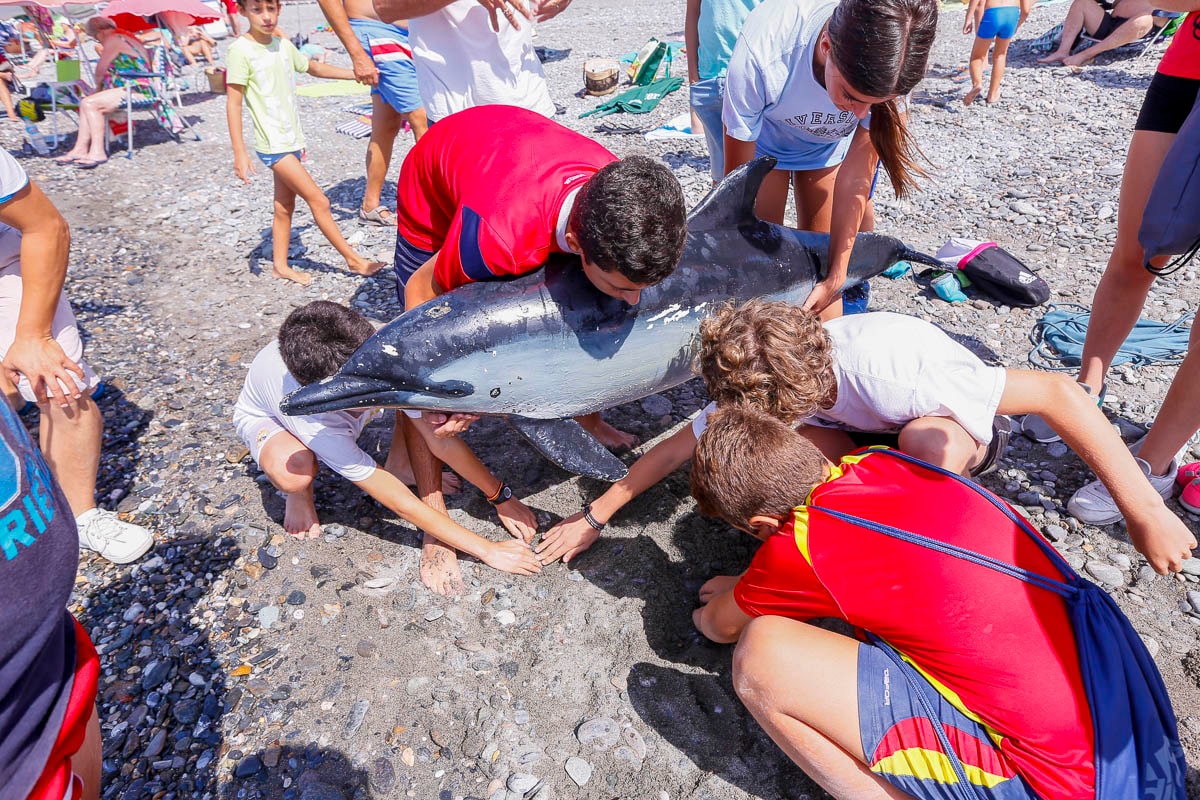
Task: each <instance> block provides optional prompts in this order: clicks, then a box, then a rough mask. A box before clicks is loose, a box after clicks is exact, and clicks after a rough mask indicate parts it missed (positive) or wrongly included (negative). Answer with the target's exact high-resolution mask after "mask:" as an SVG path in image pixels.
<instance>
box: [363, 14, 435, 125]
mask: <svg viewBox="0 0 1200 800" xmlns="http://www.w3.org/2000/svg"><path fill="white" fill-rule="evenodd" d="M350 29H351V30H353V31H354V35H355V36H356V37H357V38H358V43H359V44H361V45H362V46H363V49H364V50H366V51H367V55H369V56H371V60H372V61H374V62H375V67H376V68H377V69H378V70H379V83H378V84H376V85H375V86H374V87H373V88H372V89H371V94H372V95H379V96H380V97H382V98H383V102H385V103H387V104H388V105H389V106H391V107H392V108H394V109H396V111H398V112H399V113H401V114H407V113H408V112H410V111H416V110H417V109H418V108H420V107H421V93H420V92H419V91H418V90H417V68H416V67H415V66H414V65H413V60H412V48H411V47H410V46H409V44H408V31H407V30H405V29H404V28H401V27H400V26H399V25H388V24H387V23H386V22H380V21H379V20H377V19H357V18H355V19H351V20H350Z"/></svg>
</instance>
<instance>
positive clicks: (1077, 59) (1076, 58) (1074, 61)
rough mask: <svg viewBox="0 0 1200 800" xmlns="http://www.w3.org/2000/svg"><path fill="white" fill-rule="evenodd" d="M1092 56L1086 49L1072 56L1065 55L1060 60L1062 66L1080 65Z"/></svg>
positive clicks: (1088, 60)
mask: <svg viewBox="0 0 1200 800" xmlns="http://www.w3.org/2000/svg"><path fill="white" fill-rule="evenodd" d="M1092 58H1093V56H1089V55H1088V51H1087V50H1084V51H1083V52H1082V53H1076V54H1075V55H1073V56H1067V57H1066V58H1064V59H1063V60H1062V63H1063V66H1064V67H1082V66H1084V65H1085V64H1087V63H1088V62H1090V61H1091V60H1092Z"/></svg>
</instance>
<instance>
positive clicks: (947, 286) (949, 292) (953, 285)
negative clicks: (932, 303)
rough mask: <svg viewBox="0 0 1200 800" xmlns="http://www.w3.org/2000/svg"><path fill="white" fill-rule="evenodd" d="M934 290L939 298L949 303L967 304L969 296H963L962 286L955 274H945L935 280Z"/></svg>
mask: <svg viewBox="0 0 1200 800" xmlns="http://www.w3.org/2000/svg"><path fill="white" fill-rule="evenodd" d="M930 285H931V286H933V290H934V291H935V292H937V296H938V297H940V298H942V299H943V300H945V301H946V302H947V303H965V302H967V296H966V295H965V294H963V290H962V286H961V285H960V284H959V282H958V277H957V276H956V275H955V273H953V272H943V273H942V274H941V275H938V276H937V277H936V278H934V279H933V283H932V284H930Z"/></svg>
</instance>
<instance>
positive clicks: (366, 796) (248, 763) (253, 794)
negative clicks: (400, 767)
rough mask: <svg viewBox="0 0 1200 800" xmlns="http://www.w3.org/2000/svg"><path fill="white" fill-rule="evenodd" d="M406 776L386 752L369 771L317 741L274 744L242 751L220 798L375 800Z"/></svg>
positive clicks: (400, 783)
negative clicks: (325, 747) (302, 744)
mask: <svg viewBox="0 0 1200 800" xmlns="http://www.w3.org/2000/svg"><path fill="white" fill-rule="evenodd" d="M285 735H286V734H285ZM256 767H257V768H256ZM239 776H240V777H239ZM403 781H404V779H402V778H399V779H398V778H397V775H396V768H395V766H394V765H393V764H392V763H391V761H389V760H388V759H386V758H382V757H380V758H377V759H375V761H373V762H372V763H371V766H370V771H368V770H367V769H360V768H358V767H355V766H354V765H353V764H351V763H350V759H349V758H348V757H347V756H346V754H345V753H343V752H341V751H339V750H332V749H327V750H321V749H320V748H319V747H317V746H316V744H315V743H312V744H309V745H308V746H307V747H299V746H295V745H279V744H274V745H271V746H269V747H264V748H262V749H260V750H257V751H255V752H253V753H246V754H243V755H242V757H241V760H240V761H239V762H238V767H236V768H234V773H233V777H232V780H230V781H229V782H228V783H227V784H225V786H224V787H223V789H222V791H221V794H220V795H219V796H220V797H221V798H222V800H292V798H297V799H298V798H311V800H371V798H373V797H375V796H376V795H375V792H379V794H380V795H383V796H386V795H388V794H390V793H391V792H392V791H393V789H394V788H395V787H396V786H397V785H401V788H403ZM372 790H374V791H372Z"/></svg>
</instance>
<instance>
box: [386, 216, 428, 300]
mask: <svg viewBox="0 0 1200 800" xmlns="http://www.w3.org/2000/svg"><path fill="white" fill-rule="evenodd" d="M431 258H433V253H432V252H431V251H429V250H425V249H424V248H421V247H417V246H416V245H415V244H410V243H409V241H408V239H405V238H404V236H403V235H401V234H400V233H399V232H397V233H396V256H395V258H393V259H392V264H393V266H394V267H395V269H396V294H397V296H398V297H399V298H400V305H404V287H405V285H406V284H407V283H408V279H409V278H411V277H412V276H413V273H414V272H416V271H417V270H418V269H420V268H421V265H422V264H424V263H425V262H426V261H428V260H429V259H431Z"/></svg>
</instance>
